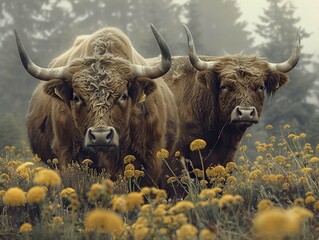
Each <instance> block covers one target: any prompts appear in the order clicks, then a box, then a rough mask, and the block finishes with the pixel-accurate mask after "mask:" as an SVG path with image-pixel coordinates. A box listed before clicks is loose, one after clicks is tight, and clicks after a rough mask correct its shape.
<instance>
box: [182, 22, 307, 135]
mask: <svg viewBox="0 0 319 240" xmlns="http://www.w3.org/2000/svg"><path fill="white" fill-rule="evenodd" d="M184 27H185V30H186V33H187V38H188V46H189V60H190V62H191V64H192V65H193V66H194V68H196V69H197V70H198V71H199V72H197V73H196V80H197V81H199V82H200V83H202V84H203V85H204V86H205V87H207V88H209V89H210V90H211V91H212V92H213V94H212V95H213V96H214V97H216V98H215V99H214V100H215V101H216V103H217V105H218V107H219V111H218V113H219V115H220V116H219V117H220V118H221V120H222V122H228V123H230V124H231V125H232V126H235V127H239V128H244V129H245V128H246V127H249V126H251V125H252V124H253V123H257V122H258V119H259V117H260V114H261V111H262V107H263V103H264V93H265V92H266V93H267V94H268V95H270V94H273V93H275V91H276V90H277V89H279V88H280V87H281V86H283V85H284V84H285V83H286V82H287V81H288V76H287V75H286V74H285V73H286V72H289V71H290V70H292V69H293V68H294V67H295V66H296V64H297V63H298V60H299V56H300V48H301V47H300V35H299V33H298V37H297V41H296V46H295V48H294V50H293V52H292V55H291V57H290V58H289V59H288V60H287V61H285V62H282V63H269V62H267V61H265V60H261V59H260V58H258V57H257V56H245V55H235V56H234V55H233V56H224V57H216V58H214V60H213V61H212V60H211V59H212V58H211V57H210V59H209V60H207V61H205V60H201V59H200V58H199V57H198V56H197V54H196V51H195V47H194V42H193V38H192V35H191V33H190V31H189V29H188V28H187V27H186V25H184ZM208 58H209V57H208ZM203 59H205V57H203Z"/></svg>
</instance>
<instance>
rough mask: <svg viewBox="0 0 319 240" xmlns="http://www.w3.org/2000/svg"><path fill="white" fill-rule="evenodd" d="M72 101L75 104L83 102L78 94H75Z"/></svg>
mask: <svg viewBox="0 0 319 240" xmlns="http://www.w3.org/2000/svg"><path fill="white" fill-rule="evenodd" d="M72 101H74V102H75V103H79V102H81V99H80V98H79V97H78V96H77V95H76V94H74V93H73V97H72Z"/></svg>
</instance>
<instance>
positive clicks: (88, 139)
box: [85, 127, 119, 148]
mask: <svg viewBox="0 0 319 240" xmlns="http://www.w3.org/2000/svg"><path fill="white" fill-rule="evenodd" d="M118 145H119V138H118V134H117V132H116V130H115V129H114V128H113V127H90V128H89V129H88V130H87V131H86V136H85V146H86V147H93V148H104V147H118Z"/></svg>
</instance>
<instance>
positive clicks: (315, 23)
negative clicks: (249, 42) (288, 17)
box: [237, 0, 319, 60]
mask: <svg viewBox="0 0 319 240" xmlns="http://www.w3.org/2000/svg"><path fill="white" fill-rule="evenodd" d="M287 1H290V2H292V3H293V5H294V6H295V7H296V11H295V17H299V18H300V27H301V28H302V29H305V30H306V32H308V33H310V34H311V36H310V37H309V38H307V39H301V44H302V46H303V51H304V52H306V53H312V54H315V55H316V57H315V60H319V0H287ZM237 2H238V6H239V7H240V9H241V12H242V18H241V19H242V20H245V21H246V22H247V23H248V29H249V30H254V29H255V26H254V23H256V22H259V16H260V15H263V12H264V9H265V8H267V7H268V2H267V1H266V0H237ZM258 41H259V39H256V43H258Z"/></svg>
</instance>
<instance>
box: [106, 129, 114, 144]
mask: <svg viewBox="0 0 319 240" xmlns="http://www.w3.org/2000/svg"><path fill="white" fill-rule="evenodd" d="M113 137H114V129H113V128H111V129H110V130H109V131H108V133H107V134H106V140H108V141H111V140H112V139H113Z"/></svg>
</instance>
